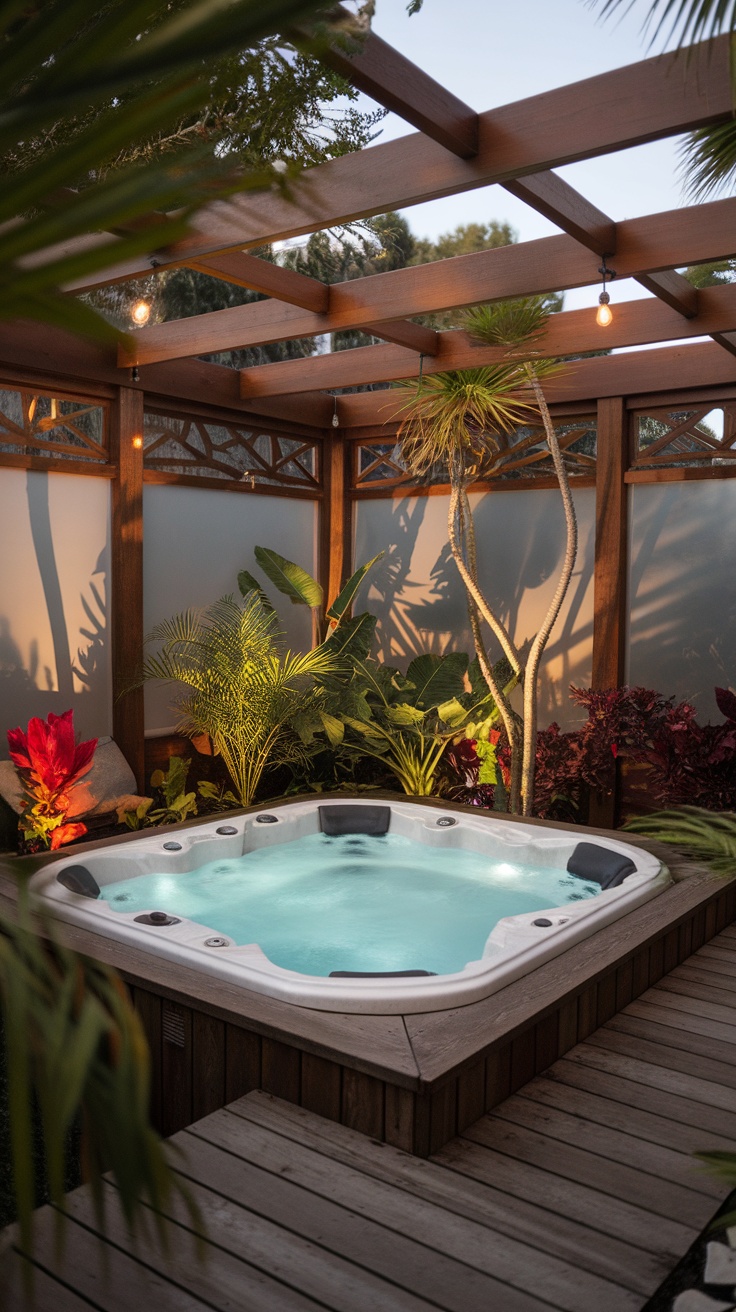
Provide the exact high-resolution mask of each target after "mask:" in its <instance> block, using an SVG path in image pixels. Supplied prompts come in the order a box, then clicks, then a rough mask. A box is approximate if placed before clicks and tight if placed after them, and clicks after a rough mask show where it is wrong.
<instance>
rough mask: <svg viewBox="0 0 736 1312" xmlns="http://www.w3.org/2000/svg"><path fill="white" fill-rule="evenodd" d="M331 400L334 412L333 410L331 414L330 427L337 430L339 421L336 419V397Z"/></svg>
mask: <svg viewBox="0 0 736 1312" xmlns="http://www.w3.org/2000/svg"><path fill="white" fill-rule="evenodd" d="M333 400H334V402H335V408H334V410H333V412H332V427H333V428H339V427H340V420H339V419H338V417H337V397H336V396H335V397H333Z"/></svg>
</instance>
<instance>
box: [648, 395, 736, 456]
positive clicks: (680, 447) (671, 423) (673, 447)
mask: <svg viewBox="0 0 736 1312" xmlns="http://www.w3.org/2000/svg"><path fill="white" fill-rule="evenodd" d="M714 410H720V411H721V412H722V414H723V436H722V437H718V436H717V435H716V434H715V433H714V432H712V431H711V430H710V429H709V428H708V427H706V426H705V425H704V421H705V420H706V418H707V416H708V415H710V414H712V413H713V411H714ZM646 421H650V422H651V423H656V424H659V425H663V426H664V429H665V431H664V432H661V433H660V434H659V436H656V437H655V438H654V439H653V440H652V441H651V442H648V443H646V444H643V443H642V429H643V426H644V424H645V423H646ZM631 422H632V451H633V458H632V461H631V466H630V468H631V469H632V470H645V469H647V468H650V469H657V468H667V467H673V466H682V465H692V466H694V467H696V468H698V467H699V468H703V467H706V468H707V467H708V466H709V465H713V464H714V463H715V464H717V465H719V466H723V465H728V464H730V463H731V462H733V461H736V402H734V401H726V400H724V401H722V402H720V403H719V402H718V401H712V400H709V401H707V402H700V403H692V402H690V403H688V404H686V403H684V402H683V403H680V404H679V405H678V404H677V402H675V403H673V404H671V405H669V406H667V407H666V408H665V407H656V408H655V407H647V408H646V409H641V410H635V411H634V412H633V413H632V419H631Z"/></svg>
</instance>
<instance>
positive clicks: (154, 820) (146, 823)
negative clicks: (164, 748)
mask: <svg viewBox="0 0 736 1312" xmlns="http://www.w3.org/2000/svg"><path fill="white" fill-rule="evenodd" d="M191 764H192V762H191V760H188V761H185V760H184V758H183V757H181V756H170V757H169V767H168V769H167V770H166V771H164V770H154V772H153V774H152V775H151V788H152V789H153V790H154V793H155V794H156V796H155V797H144V799H143V801H142V802H139V803H138V805H137V807H136V808H135V809H134V810H126V809H125V807H121V808H120V809H119V810H118V824H121V825H123V824H124V825H125V826H126V828H127V829H148V828H149V827H153V826H154V825H175V824H181V822H182V821H183V820H186V819H187V817H188V816H190V815H196V814H197V794H196V793H192V792H189V793H188V792H187V790H186V788H187V775H188V774H189V767H190V766H191ZM200 787H201V785H200ZM157 802H158V805H156V803H157ZM233 804H234V805H235V806H237V798H234V799H233Z"/></svg>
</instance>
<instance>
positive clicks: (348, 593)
mask: <svg viewBox="0 0 736 1312" xmlns="http://www.w3.org/2000/svg"><path fill="white" fill-rule="evenodd" d="M384 555H385V552H383V551H379V553H378V555H377V556H374V557H373V559H372V560H369V561H368V563H367V564H366V565H361V567H360V569H356V571H355V573H354V574H353V575H352V576H351V577H350V578H349V579H348V581H347V583H346V584H345V585H344V586H343V589H342V591H341V593H340V595H339V596H338V597H336V598H335V600H334V601H333V603H332V605H331V606H330V609H329V610H328V611H327V618H328V620H336V621H337V622H338V623H339V622H340V620H341V619H342V617H343V615H344V614H345V612H346V611H347V610H349V609H350V607H351V605H352V604H353V599H354V597H355V594H356V592H357V591H358V588H359V587H360V585H361V583H362V582H363V579H364V578H365V576H366V574H367V573H368V570H369V569H372V568H373V566H374V565H375V563H376V561H377V560H380V559H381V557H382V556H384Z"/></svg>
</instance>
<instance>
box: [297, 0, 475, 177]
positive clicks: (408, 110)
mask: <svg viewBox="0 0 736 1312" xmlns="http://www.w3.org/2000/svg"><path fill="white" fill-rule="evenodd" d="M339 8H340V9H342V7H341V6H340V7H339ZM342 17H344V18H345V20H346V21H347V22H349V21H350V17H351V16H350V14H349V13H348V12H347V10H342ZM297 34H298V36H300V37H307V38H309V36H310V34H311V33H310V29H309V28H308V27H300V28H298V29H297ZM318 54H319V59H320V61H321V63H323V64H326V65H327V66H328V67H329V68H332V69H334V70H335V72H337V73H340V74H342V76H343V77H345V78H347V80H348V81H349V82H351V83H352V85H353V86H354V87H356V88H357V89H358V90H359V91H364V92H365V94H366V95H368V96H370V97H371V98H372V99H373V100H376V101H377V102H378V104H379V105H384V106H385V107H386V109H390V110H393V112H394V113H395V114H398V115H399V116H400V117H401V118H403V119H405V121H406V122H407V123H411V125H412V127H415V128H418V129H419V131H420V132H423V133H424V134H425V136H427V137H431V139H432V140H433V141H436V142H438V143H439V144H440V145H441V146H444V147H445V149H446V150H450V151H452V153H453V154H454V155H458V156H459V157H460V159H470V158H472V156H473V155H476V154H477V153H478V115H477V114H476V112H475V110H473V109H471V108H470V106H469V105H466V104H464V103H463V101H462V100H459V99H458V98H457V96H454V95H453V94H452V92H450V91H448V90H447V88H446V87H443V86H441V84H440V83H439V82H435V80H434V78H431V77H430V76H429V75H428V74H427V73H425V72H423V70H422V69H421V68H418V67H417V65H416V64H413V63H412V62H411V60H409V59H406V58H405V57H404V55H402V54H400V53H399V51H398V50H395V49H394V47H393V46H390V45H388V44H387V42H385V41H383V40H381V37H380V36H376V34H375V32H370V33H369V34H368V35H367V37H366V38H365V40H364V41H363V42H362V43H361V44H360V46H359V48H357V49H355V50H354V51H353V53H352V54H351V53H349V51H348V50H347V49H345V48H344V47H341V46H337V45H333V46H331V47H328V48H327V49H324V48H320V49H319V51H318Z"/></svg>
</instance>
